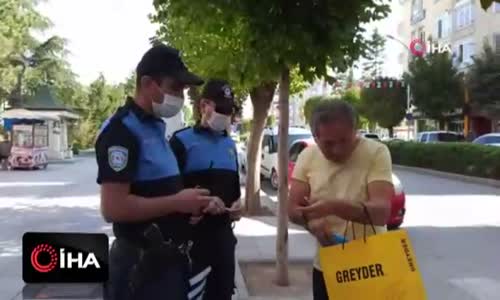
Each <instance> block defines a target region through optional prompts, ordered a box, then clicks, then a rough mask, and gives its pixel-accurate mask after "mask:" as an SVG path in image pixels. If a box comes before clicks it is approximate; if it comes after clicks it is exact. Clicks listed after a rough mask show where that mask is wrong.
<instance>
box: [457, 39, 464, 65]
mask: <svg viewBox="0 0 500 300" xmlns="http://www.w3.org/2000/svg"><path fill="white" fill-rule="evenodd" d="M463 61H464V45H463V44H460V46H458V62H459V63H462V62H463Z"/></svg>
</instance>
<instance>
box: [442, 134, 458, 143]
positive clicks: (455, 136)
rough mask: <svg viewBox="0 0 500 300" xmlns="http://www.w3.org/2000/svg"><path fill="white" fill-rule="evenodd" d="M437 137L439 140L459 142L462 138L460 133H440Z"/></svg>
mask: <svg viewBox="0 0 500 300" xmlns="http://www.w3.org/2000/svg"><path fill="white" fill-rule="evenodd" d="M436 137H437V141H439V142H459V141H461V140H462V138H461V137H460V136H459V135H458V134H453V133H438V134H436Z"/></svg>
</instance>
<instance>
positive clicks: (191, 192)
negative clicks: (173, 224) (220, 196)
mask: <svg viewBox="0 0 500 300" xmlns="http://www.w3.org/2000/svg"><path fill="white" fill-rule="evenodd" d="M209 194H210V191H209V190H207V189H184V190H182V191H180V192H179V193H177V195H176V198H177V200H178V201H177V209H178V211H179V212H181V213H188V214H193V215H200V214H201V212H202V211H203V209H204V208H205V207H207V206H208V205H209V204H210V202H211V201H212V199H213V197H210V196H208V195H209Z"/></svg>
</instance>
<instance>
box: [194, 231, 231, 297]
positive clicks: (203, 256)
mask: <svg viewBox="0 0 500 300" xmlns="http://www.w3.org/2000/svg"><path fill="white" fill-rule="evenodd" d="M236 243H237V241H236V237H235V236H234V233H233V230H232V228H231V225H230V224H227V226H226V225H225V226H222V227H219V228H214V229H210V230H203V231H200V232H198V233H197V234H196V238H195V240H194V247H193V251H192V257H193V262H194V265H195V269H196V270H204V269H205V268H207V267H210V268H211V271H210V273H209V274H208V276H207V278H206V282H205V289H204V296H203V300H231V297H232V295H233V293H234V289H235V284H234V275H235V249H236Z"/></svg>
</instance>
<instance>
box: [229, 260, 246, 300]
mask: <svg viewBox="0 0 500 300" xmlns="http://www.w3.org/2000/svg"><path fill="white" fill-rule="evenodd" d="M235 266H236V268H235V272H234V284H235V285H236V293H235V295H234V297H233V299H235V298H236V299H239V300H247V299H249V298H250V295H249V294H248V289H247V285H246V283H245V278H243V273H241V268H240V264H239V260H238V258H236V265H235Z"/></svg>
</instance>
